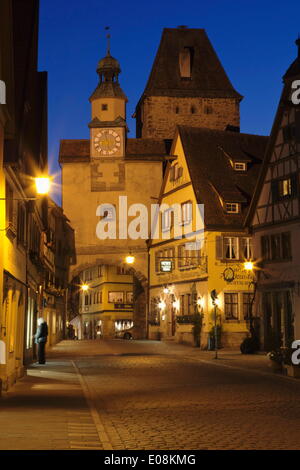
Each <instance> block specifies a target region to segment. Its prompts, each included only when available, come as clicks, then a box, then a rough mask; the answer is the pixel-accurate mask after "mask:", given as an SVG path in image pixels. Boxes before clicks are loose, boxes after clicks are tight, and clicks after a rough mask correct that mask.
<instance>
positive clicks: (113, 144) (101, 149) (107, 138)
mask: <svg viewBox="0 0 300 470" xmlns="http://www.w3.org/2000/svg"><path fill="white" fill-rule="evenodd" d="M94 146H95V149H96V151H97V152H98V153H99V154H100V155H103V156H110V155H114V154H115V153H116V152H117V151H118V150H120V148H121V137H120V135H119V134H118V133H117V132H116V131H114V130H113V129H105V130H103V131H100V132H98V134H97V135H96V136H95V138H94Z"/></svg>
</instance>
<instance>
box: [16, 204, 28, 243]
mask: <svg viewBox="0 0 300 470" xmlns="http://www.w3.org/2000/svg"><path fill="white" fill-rule="evenodd" d="M25 217H26V212H25V207H24V206H23V204H19V205H18V233H17V240H18V243H21V244H22V245H24V244H25V240H26V233H25V228H26V219H25Z"/></svg>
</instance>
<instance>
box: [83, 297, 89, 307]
mask: <svg viewBox="0 0 300 470" xmlns="http://www.w3.org/2000/svg"><path fill="white" fill-rule="evenodd" d="M84 305H89V296H88V295H85V296H84Z"/></svg>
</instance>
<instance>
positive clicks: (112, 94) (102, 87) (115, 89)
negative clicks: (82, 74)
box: [90, 82, 128, 102]
mask: <svg viewBox="0 0 300 470" xmlns="http://www.w3.org/2000/svg"><path fill="white" fill-rule="evenodd" d="M97 98H122V99H124V100H125V101H126V102H127V101H128V99H127V96H126V95H125V93H124V92H123V90H122V88H121V87H120V85H119V83H118V82H102V83H99V85H98V86H97V88H96V89H95V91H94V93H93V94H92V96H91V97H90V101H92V100H95V99H97Z"/></svg>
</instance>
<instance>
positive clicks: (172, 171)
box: [170, 166, 175, 181]
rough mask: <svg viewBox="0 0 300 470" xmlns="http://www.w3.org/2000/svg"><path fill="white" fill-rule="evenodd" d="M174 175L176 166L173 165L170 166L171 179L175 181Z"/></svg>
mask: <svg viewBox="0 0 300 470" xmlns="http://www.w3.org/2000/svg"><path fill="white" fill-rule="evenodd" d="M174 176H175V166H171V168H170V181H174V179H175V178H174Z"/></svg>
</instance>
